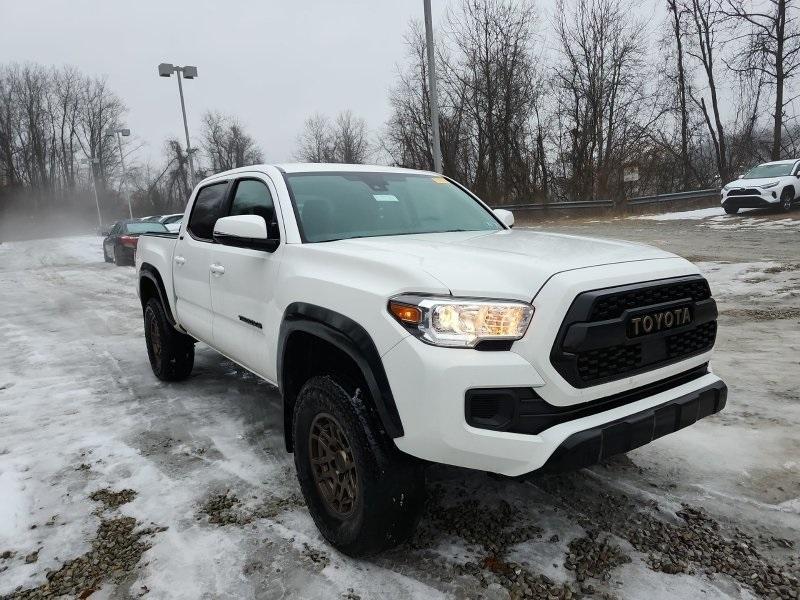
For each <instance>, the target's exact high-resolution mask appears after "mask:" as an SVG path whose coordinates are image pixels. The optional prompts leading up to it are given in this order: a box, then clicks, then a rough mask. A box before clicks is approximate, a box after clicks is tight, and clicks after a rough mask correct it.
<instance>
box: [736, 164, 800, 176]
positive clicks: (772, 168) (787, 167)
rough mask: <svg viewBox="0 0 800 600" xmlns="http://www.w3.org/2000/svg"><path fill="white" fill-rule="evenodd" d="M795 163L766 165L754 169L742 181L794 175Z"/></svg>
mask: <svg viewBox="0 0 800 600" xmlns="http://www.w3.org/2000/svg"><path fill="white" fill-rule="evenodd" d="M793 167H794V163H765V164H763V165H758V166H757V167H753V168H752V169H750V170H749V171H748V172H747V173H745V174H744V175H742V179H762V178H765V177H784V176H786V175H791V174H792V168H793Z"/></svg>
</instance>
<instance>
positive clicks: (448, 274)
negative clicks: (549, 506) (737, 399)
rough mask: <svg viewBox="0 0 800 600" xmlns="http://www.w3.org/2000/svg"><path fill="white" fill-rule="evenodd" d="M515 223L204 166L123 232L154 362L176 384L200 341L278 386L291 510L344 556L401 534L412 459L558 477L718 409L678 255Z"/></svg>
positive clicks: (323, 174) (699, 290)
mask: <svg viewBox="0 0 800 600" xmlns="http://www.w3.org/2000/svg"><path fill="white" fill-rule="evenodd" d="M513 222H514V219H513V216H512V215H511V213H509V212H508V211H504V210H495V211H492V210H491V209H490V208H489V207H487V206H486V205H485V204H484V203H483V202H481V200H479V199H478V198H476V197H475V196H474V195H472V194H471V193H470V192H469V191H468V190H466V189H465V188H463V187H462V186H461V185H459V184H458V183H456V182H455V181H453V180H451V179H449V178H447V177H442V176H441V175H439V174H436V173H430V172H425V171H411V170H406V169H398V168H388V167H373V166H364V165H321V164H294V165H288V164H287V165H276V166H269V165H260V166H253V167H247V168H242V169H237V170H233V171H228V172H225V173H220V174H219V175H214V176H213V177H209V178H207V179H205V180H204V181H202V182H201V183H200V184H199V185H198V186H197V187H196V189H195V190H194V192H193V194H192V196H191V199H190V201H189V204H188V206H187V208H186V215H185V217H184V219H183V222H182V225H181V227H180V230H179V232H178V233H177V234H155V235H151V234H148V235H144V236H142V238H141V241H140V242H139V246H138V251H137V254H136V267H137V269H138V275H139V277H138V293H139V297H140V298H141V303H142V308H143V312H144V330H145V337H146V341H147V351H148V354H149V357H150V363H151V365H152V368H153V372H154V373H155V375H156V376H157V377H159V378H160V379H163V380H167V381H171V380H179V379H183V378H186V377H188V376H189V374H190V372H191V370H192V363H193V359H194V344H195V343H196V342H202V343H205V344H208V345H209V346H211V347H213V348H214V349H216V350H218V351H219V352H220V353H222V354H224V355H225V356H227V357H228V358H229V359H231V360H233V361H235V362H236V363H238V364H240V365H242V366H243V367H245V368H247V369H249V370H250V371H252V372H253V373H255V374H257V375H258V376H260V377H262V378H263V379H265V380H266V381H268V382H270V383H272V384H274V385H276V386H278V387H279V389H280V392H281V395H282V403H283V422H284V425H285V429H284V431H285V440H286V448H287V450H288V451H289V452H294V462H295V466H296V469H297V476H298V479H299V482H300V487H301V489H302V492H303V494H304V496H305V499H306V503H307V505H308V509H309V511H310V512H311V515H312V516H313V518H314V520H315V522H316V524H317V526H318V527H319V529H320V531H321V533H322V534H323V535H324V536H325V538H327V539H328V540H329V541H330V542H331V543H332V544H333V545H334V546H336V547H337V548H339V549H340V550H341V551H343V552H345V553H348V554H350V555H354V556H356V555H365V554H370V553H375V552H378V551H380V550H382V549H384V548H387V547H390V546H393V545H395V544H397V543H399V542H401V541H402V540H404V539H405V538H407V537H408V536H409V535H410V534H411V533H412V531H413V529H414V525H415V524H416V522H417V519H418V518H419V515H420V511H421V508H422V505H423V501H424V495H425V485H424V467H425V465H426V464H428V463H430V462H436V463H445V464H448V465H457V466H459V467H468V468H472V469H480V470H484V471H490V472H494V473H498V474H502V475H507V476H520V475H524V474H528V473H530V472H532V471H537V470H547V471H551V470H555V471H557V470H564V469H575V468H580V467H583V466H587V465H591V464H593V463H596V462H597V461H600V460H602V459H604V458H606V457H608V456H611V455H613V454H615V453H620V452H626V451H628V450H631V449H633V448H637V447H639V446H642V445H644V444H647V443H648V442H650V441H652V440H654V439H656V438H658V437H660V436H663V435H666V434H669V433H672V432H674V431H676V430H678V429H681V428H683V427H686V426H688V425H691V424H692V423H694V422H695V421H697V420H698V419H700V418H703V417H705V416H708V415H711V414H713V413H716V412H718V411H719V410H721V409H722V408H723V407H724V405H725V401H726V395H727V388H726V386H725V384H724V383H723V382H722V381H721V380H720V379H719V378H718V377H716V376H715V375H714V374H713V373H712V372H711V371H710V370H709V368H708V362H709V358H710V356H711V349H712V346H713V345H714V340H715V337H716V328H717V323H716V318H717V309H716V304H715V302H714V300H713V299H712V297H711V292H710V290H709V286H708V283H707V282H706V280H705V279H704V278H703V277H702V276H701V275H700V274H699V273H698V270H697V268H696V267H694V266H693V265H692V264H691V263H689V262H687V261H686V260H684V259H682V258H680V257H678V256H675V255H673V254H669V253H667V252H663V251H661V250H657V249H655V248H651V247H648V246H643V245H638V244H631V243H626V242H618V241H609V240H599V239H589V238H583V237H575V236H569V235H558V234H550V233H541V232H536V231H530V230H520V229H512V226H513Z"/></svg>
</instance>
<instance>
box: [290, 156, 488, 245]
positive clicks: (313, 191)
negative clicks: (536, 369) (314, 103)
mask: <svg viewBox="0 0 800 600" xmlns="http://www.w3.org/2000/svg"><path fill="white" fill-rule="evenodd" d="M286 184H287V185H288V186H289V190H290V191H291V193H292V200H293V202H294V205H295V210H296V213H297V217H298V219H299V221H300V230H301V232H302V234H303V238H304V241H307V242H328V241H332V240H340V239H348V238H356V237H373V236H384V235H406V234H412V233H438V232H444V231H496V230H499V229H502V226H501V225H500V224H499V223H498V222H497V220H496V219H495V218H494V217H493V216H492V214H491V213H490V212H489V211H487V210H486V209H485V208H483V206H481V205H480V204H479V203H478V202H476V201H475V199H474V198H472V197H471V196H470V195H469V194H466V193H465V192H464V191H462V190H461V189H460V188H459V187H458V186H456V185H453V184H452V183H450V182H449V181H448V180H447V179H445V178H444V177H436V176H431V175H418V174H406V173H367V172H364V173H355V172H324V173H290V174H287V175H286Z"/></svg>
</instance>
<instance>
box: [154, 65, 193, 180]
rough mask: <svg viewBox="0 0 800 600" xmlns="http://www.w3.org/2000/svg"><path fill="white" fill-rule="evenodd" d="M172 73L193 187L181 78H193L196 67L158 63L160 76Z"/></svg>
mask: <svg viewBox="0 0 800 600" xmlns="http://www.w3.org/2000/svg"><path fill="white" fill-rule="evenodd" d="M173 73H176V74H177V75H178V94H179V95H180V97H181V113H183V131H184V133H185V134H186V155H187V156H188V157H189V171H190V173H189V180H190V183H191V185H192V187H194V159H193V158H192V152H193V150H192V142H191V141H190V140H189V125H188V124H187V122H186V103H185V102H184V101H183V83H182V79H183V78H184V77H185V78H186V79H194V78H195V77H197V67H190V66H188V65H187V66H185V67H178V66H175V65H172V64H170V63H161V64H160V65H158V74H159V76H160V77H170V76H171V75H172V74H173Z"/></svg>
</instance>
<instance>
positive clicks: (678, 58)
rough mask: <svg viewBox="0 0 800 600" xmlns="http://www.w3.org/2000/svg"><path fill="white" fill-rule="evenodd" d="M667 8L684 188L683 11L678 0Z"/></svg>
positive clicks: (688, 167) (686, 118)
mask: <svg viewBox="0 0 800 600" xmlns="http://www.w3.org/2000/svg"><path fill="white" fill-rule="evenodd" d="M667 10H668V12H669V17H670V20H671V23H670V25H671V33H672V39H673V41H674V42H675V83H676V87H677V95H678V115H679V119H680V132H681V146H680V147H681V154H680V158H681V183H682V187H683V189H684V190H687V189H689V174H690V172H691V171H692V167H691V163H690V159H689V110H688V106H687V80H686V67H685V65H684V56H683V34H684V29H685V27H684V26H683V17H684V11H683V9H682V7H680V6H679V5H678V0H667Z"/></svg>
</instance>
